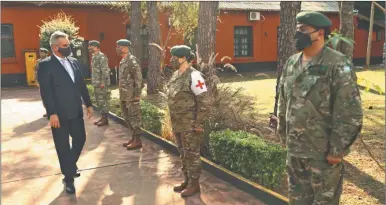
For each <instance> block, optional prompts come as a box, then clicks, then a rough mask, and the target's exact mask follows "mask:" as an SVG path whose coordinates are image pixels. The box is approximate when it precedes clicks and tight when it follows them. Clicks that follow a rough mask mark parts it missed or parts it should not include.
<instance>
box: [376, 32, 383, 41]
mask: <svg viewBox="0 0 386 205" xmlns="http://www.w3.org/2000/svg"><path fill="white" fill-rule="evenodd" d="M382 33H383V32H382V30H379V31H377V41H382V40H383V38H382V36H383V35H382Z"/></svg>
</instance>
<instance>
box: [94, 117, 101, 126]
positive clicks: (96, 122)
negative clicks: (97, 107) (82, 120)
mask: <svg viewBox="0 0 386 205" xmlns="http://www.w3.org/2000/svg"><path fill="white" fill-rule="evenodd" d="M101 120H102V117H100V118H99V119H98V120H95V121H94V125H97V124H98V123H99V122H100V121H101Z"/></svg>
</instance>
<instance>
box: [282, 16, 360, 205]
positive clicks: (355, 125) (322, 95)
mask: <svg viewBox="0 0 386 205" xmlns="http://www.w3.org/2000/svg"><path fill="white" fill-rule="evenodd" d="M296 19H297V32H296V35H295V40H296V48H297V50H299V51H302V52H300V53H298V54H295V55H293V56H291V57H290V58H289V60H288V61H287V63H286V65H285V67H284V69H283V75H282V77H281V80H280V84H279V92H280V93H279V107H278V109H279V114H278V116H279V124H278V133H279V135H280V138H281V141H282V143H283V145H285V146H286V147H287V149H288V153H287V173H288V181H289V204H290V205H295V204H296V205H311V204H312V205H338V204H339V200H340V195H341V193H342V186H343V185H342V183H343V163H342V159H343V157H344V156H346V155H347V154H348V153H349V148H350V146H351V145H352V144H353V142H354V141H355V140H356V138H357V135H358V134H359V133H360V131H361V129H362V118H363V113H362V107H361V97H360V94H359V90H358V86H357V83H356V79H357V77H356V74H355V72H354V71H353V70H352V63H351V62H350V60H349V59H348V58H347V57H346V56H344V55H343V54H342V53H340V52H337V51H335V50H332V49H330V48H329V47H327V46H325V39H326V38H327V36H328V34H329V30H330V26H331V21H330V20H329V19H328V18H327V17H326V16H325V15H323V14H321V13H318V12H301V13H299V14H298V15H297V17H296Z"/></svg>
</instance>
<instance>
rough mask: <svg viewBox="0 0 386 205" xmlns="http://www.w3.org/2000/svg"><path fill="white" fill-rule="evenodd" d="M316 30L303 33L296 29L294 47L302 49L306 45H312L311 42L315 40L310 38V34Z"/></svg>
mask: <svg viewBox="0 0 386 205" xmlns="http://www.w3.org/2000/svg"><path fill="white" fill-rule="evenodd" d="M317 31H318V30H315V31H313V32H311V33H308V34H305V33H302V32H300V31H297V32H296V34H295V36H294V39H295V47H296V50H298V51H302V50H304V49H305V48H307V47H310V46H311V45H312V42H315V41H316V40H313V41H312V40H311V34H313V33H315V32H317Z"/></svg>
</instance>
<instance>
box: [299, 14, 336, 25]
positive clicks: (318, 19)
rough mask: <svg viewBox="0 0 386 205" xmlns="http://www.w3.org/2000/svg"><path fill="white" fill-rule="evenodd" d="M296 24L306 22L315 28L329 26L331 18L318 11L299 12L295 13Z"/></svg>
mask: <svg viewBox="0 0 386 205" xmlns="http://www.w3.org/2000/svg"><path fill="white" fill-rule="evenodd" d="M296 21H297V22H298V24H306V25H309V26H313V27H316V28H324V27H330V26H331V25H332V23H331V20H330V19H329V18H328V17H327V16H325V15H324V14H322V13H319V12H300V13H298V15H296Z"/></svg>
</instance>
